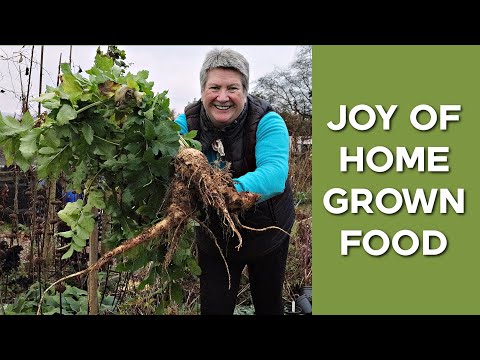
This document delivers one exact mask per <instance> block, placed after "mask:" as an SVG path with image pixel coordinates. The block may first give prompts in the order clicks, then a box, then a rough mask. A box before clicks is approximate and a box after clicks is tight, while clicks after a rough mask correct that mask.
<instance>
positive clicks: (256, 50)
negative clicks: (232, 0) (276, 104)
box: [0, 45, 298, 114]
mask: <svg viewBox="0 0 480 360" xmlns="http://www.w3.org/2000/svg"><path fill="white" fill-rule="evenodd" d="M214 47H222V48H226V47H228V48H232V49H234V50H237V51H239V52H241V53H242V54H243V55H244V56H245V57H246V58H247V60H248V61H249V63H250V90H252V89H253V88H254V86H255V80H257V79H258V78H259V77H261V76H263V75H266V74H267V73H269V72H271V71H273V70H274V69H275V68H285V67H288V66H289V65H290V64H291V63H292V62H293V61H294V59H295V54H296V52H297V50H298V46H290V45H280V46H273V45H265V46H261V45H255V46H237V45H231V46H230V45H224V46H203V45H202V46H200V45H175V46H163V45H129V46H123V45H118V48H119V49H121V50H125V53H126V62H127V63H129V64H131V66H130V67H129V68H128V69H127V71H130V72H132V73H134V74H136V73H137V72H138V71H140V70H148V71H149V76H148V80H149V81H153V82H154V83H155V85H154V87H153V91H154V92H155V93H158V92H162V91H164V90H168V94H167V96H168V98H169V99H170V108H172V109H175V111H176V112H177V113H181V112H183V108H184V107H185V106H186V105H187V104H188V103H189V102H191V101H192V100H193V99H194V98H196V99H199V98H200V80H199V73H200V67H201V65H202V62H203V59H204V57H205V54H206V53H207V52H208V51H209V50H211V49H213V48H214ZM97 48H98V45H73V46H72V48H71V49H72V51H71V59H72V66H73V71H74V72H78V70H79V67H81V68H82V70H83V71H84V72H82V75H83V76H84V77H86V78H88V74H86V73H85V70H88V69H90V68H91V67H92V65H93V62H94V59H95V53H96V50H97ZM101 49H102V50H103V51H104V52H105V51H106V49H107V46H101ZM31 50H32V46H31V45H27V46H24V47H23V48H22V45H19V46H12V45H8V46H2V45H0V91H4V92H1V93H0V111H1V112H2V113H8V114H13V113H16V114H20V113H21V100H20V94H21V92H22V91H21V90H22V87H23V89H24V92H25V93H26V89H27V83H28V76H27V75H26V73H25V71H26V67H27V66H28V67H30V62H29V60H28V61H27V59H26V58H24V57H23V56H28V58H30V55H31ZM20 53H23V56H22V61H21V62H19V60H20V56H21V55H20ZM40 54H41V46H40V45H37V46H35V47H34V56H33V58H34V62H35V61H37V62H38V63H37V64H35V63H34V64H33V65H32V69H33V70H30V71H33V72H32V77H31V86H30V97H31V96H32V95H33V96H38V94H39V77H40V58H41V56H40ZM60 54H61V56H62V62H68V61H69V58H70V46H69V45H66V46H57V45H45V46H44V54H43V68H44V72H43V80H42V82H43V85H42V92H44V91H45V86H46V85H50V86H54V87H56V82H57V80H56V79H57V73H58V64H59V60H60ZM8 59H10V60H8ZM20 74H21V75H20ZM22 85H23V86H22ZM32 107H33V109H34V110H33V111H32V112H36V109H38V103H31V104H30V108H31V109H32Z"/></svg>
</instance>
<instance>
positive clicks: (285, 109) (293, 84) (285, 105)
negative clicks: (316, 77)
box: [252, 45, 312, 120]
mask: <svg viewBox="0 0 480 360" xmlns="http://www.w3.org/2000/svg"><path fill="white" fill-rule="evenodd" d="M252 93H253V94H255V95H257V96H259V97H261V98H263V99H265V100H267V101H269V102H270V103H271V104H272V106H273V107H274V108H275V110H276V111H278V112H281V113H290V114H293V115H299V116H301V117H302V118H303V119H308V120H311V119H312V47H311V46H310V45H303V46H299V49H298V51H297V54H296V58H295V60H294V62H293V63H292V64H291V65H290V66H289V67H287V68H286V69H275V70H274V71H272V72H271V73H268V74H267V75H264V76H262V77H261V78H259V79H258V80H257V82H256V85H255V88H254V90H253V92H252Z"/></svg>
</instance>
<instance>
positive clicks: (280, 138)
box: [175, 111, 290, 202]
mask: <svg viewBox="0 0 480 360" xmlns="http://www.w3.org/2000/svg"><path fill="white" fill-rule="evenodd" d="M175 122H176V123H177V124H178V125H180V134H182V135H183V134H186V133H187V132H188V131H189V129H188V124H187V118H186V116H185V114H180V115H179V116H178V117H177V118H176V119H175ZM256 135H257V142H256V145H255V159H256V165H257V168H256V169H255V171H251V172H248V173H246V174H244V175H242V176H240V177H238V178H234V179H233V181H234V184H235V189H236V190H237V191H238V192H241V191H250V192H253V193H256V194H259V195H260V196H261V197H260V200H259V202H262V201H265V200H268V199H270V198H271V197H273V196H275V195H278V194H281V193H282V192H283V191H284V189H285V181H286V180H287V177H288V158H289V151H290V141H289V136H288V129H287V126H286V125H285V122H284V121H283V119H282V118H281V116H280V115H279V114H277V113H276V112H273V111H271V112H268V113H267V114H265V115H264V116H263V117H262V118H261V119H260V121H259V123H258V127H257V134H256ZM205 155H206V156H207V159H208V161H209V162H210V163H212V162H213V161H215V160H216V152H214V151H213V149H208V150H207V153H206V154H205Z"/></svg>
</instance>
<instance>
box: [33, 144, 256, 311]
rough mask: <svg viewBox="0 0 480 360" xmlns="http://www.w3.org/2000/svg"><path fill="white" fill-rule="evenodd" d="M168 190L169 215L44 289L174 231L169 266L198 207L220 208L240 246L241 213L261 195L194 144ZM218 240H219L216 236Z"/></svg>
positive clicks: (179, 161) (181, 155)
mask: <svg viewBox="0 0 480 360" xmlns="http://www.w3.org/2000/svg"><path fill="white" fill-rule="evenodd" d="M168 193H169V196H168V199H167V203H168V205H167V207H166V210H165V215H164V216H163V218H162V219H161V220H160V221H159V222H157V223H156V224H155V225H153V226H152V227H150V228H148V229H146V230H144V231H143V232H142V233H140V234H139V235H137V236H135V237H134V238H132V239H130V240H127V241H125V242H124V243H122V244H121V245H119V246H117V247H116V248H114V249H112V250H110V251H109V252H107V253H106V254H104V255H103V256H102V257H101V258H100V259H99V260H98V261H97V262H96V263H94V264H92V265H90V266H89V267H88V268H86V269H84V270H82V271H80V272H77V273H74V274H71V275H68V276H66V277H64V278H62V279H59V280H57V281H55V282H54V283H53V284H52V285H50V287H49V288H47V289H46V290H45V291H44V294H45V293H46V292H47V291H48V290H49V289H50V288H52V287H53V286H55V285H56V284H58V283H60V282H61V281H64V280H67V279H69V278H72V277H76V276H82V275H86V274H89V273H90V272H92V271H95V270H99V269H100V268H101V267H102V266H103V265H105V264H106V263H108V262H109V261H110V260H111V259H113V258H114V257H116V256H118V255H120V254H122V253H124V252H125V251H127V250H130V249H132V248H134V247H135V246H137V245H139V244H142V243H145V242H147V241H149V240H152V239H156V238H167V237H168V235H171V236H170V237H169V239H170V240H169V241H168V251H167V254H166V255H165V260H164V266H165V267H167V266H168V265H169V264H170V262H171V259H172V256H173V254H174V252H175V249H176V248H177V245H178V243H179V241H180V236H181V234H182V233H183V230H184V229H185V226H186V225H187V222H188V220H189V219H195V218H196V217H195V214H196V212H197V210H199V209H201V208H202V207H212V208H214V209H216V211H217V213H218V215H219V217H220V218H221V219H222V220H223V221H222V223H223V224H225V226H226V227H227V229H226V230H231V231H232V232H233V233H235V234H236V235H237V237H238V240H239V243H238V245H237V249H240V247H241V246H242V236H241V235H240V232H239V231H238V229H237V227H242V225H241V224H240V222H239V220H238V216H237V214H238V213H239V212H241V211H243V210H247V209H249V208H250V207H252V206H253V205H254V204H255V202H256V201H257V200H258V199H259V198H260V196H259V195H258V194H254V193H250V192H237V191H236V190H235V187H234V183H233V180H232V177H231V175H230V173H229V171H228V168H226V169H223V170H222V169H219V168H214V167H212V166H211V165H210V164H209V163H208V160H207V158H206V156H205V155H204V154H203V153H202V152H200V151H198V150H196V149H193V148H183V149H181V150H180V151H179V152H178V154H177V156H176V158H175V176H174V178H173V180H172V182H171V184H170V188H169V191H168ZM172 234H173V235H172ZM214 241H216V240H215V239H214ZM227 271H228V268H227ZM42 300H43V296H42ZM39 310H40V307H39Z"/></svg>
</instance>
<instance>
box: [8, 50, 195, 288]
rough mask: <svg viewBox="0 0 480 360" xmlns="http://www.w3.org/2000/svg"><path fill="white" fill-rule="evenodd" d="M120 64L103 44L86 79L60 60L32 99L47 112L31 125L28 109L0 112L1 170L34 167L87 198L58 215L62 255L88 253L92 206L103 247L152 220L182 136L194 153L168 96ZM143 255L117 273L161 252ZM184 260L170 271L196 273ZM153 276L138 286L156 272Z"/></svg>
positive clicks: (143, 73) (119, 56) (121, 56)
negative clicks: (105, 231) (55, 80)
mask: <svg viewBox="0 0 480 360" xmlns="http://www.w3.org/2000/svg"><path fill="white" fill-rule="evenodd" d="M123 60H125V52H123V51H121V50H119V49H118V48H116V47H115V46H109V48H108V52H107V54H104V53H102V52H101V51H100V49H99V50H97V54H96V56H95V61H94V65H93V66H92V68H91V69H89V70H87V71H86V73H87V74H88V76H89V77H88V78H85V77H84V76H83V75H82V74H80V73H73V72H72V69H71V67H70V65H69V64H66V63H64V64H61V73H62V74H61V83H60V84H59V86H57V87H55V88H54V87H49V86H47V88H46V91H45V93H43V94H41V95H40V96H39V97H38V98H36V99H34V100H35V101H37V102H39V103H41V104H42V105H43V107H44V108H45V109H48V111H46V112H44V113H43V114H40V115H39V116H38V118H37V119H34V118H33V117H32V116H31V114H30V113H28V112H26V113H25V114H24V115H23V117H22V119H21V120H20V121H19V120H17V119H15V118H13V117H11V116H6V117H2V116H1V114H0V148H1V149H2V150H3V152H4V154H5V158H6V162H7V165H11V164H13V163H15V164H17V165H18V166H19V167H20V168H21V169H22V170H23V171H26V170H27V169H29V168H30V167H32V168H34V169H36V171H37V176H38V178H39V179H50V180H55V179H57V178H58V177H59V176H60V174H62V173H63V174H64V175H65V178H66V179H67V189H68V190H75V191H76V192H77V193H83V195H84V196H83V199H82V200H77V201H76V202H73V203H68V204H67V205H66V206H65V208H64V209H62V210H61V211H60V212H59V213H58V215H59V217H60V219H62V220H63V221H64V222H65V223H66V224H67V225H68V226H69V227H70V230H68V231H64V232H61V233H59V235H61V236H63V237H64V238H67V239H71V241H70V244H69V248H68V250H67V252H66V253H64V255H63V257H62V258H63V259H66V258H69V257H70V256H72V254H73V253H74V252H75V251H77V252H80V251H82V249H83V248H84V247H85V245H86V242H87V240H88V238H89V236H90V234H91V232H92V230H93V228H94V223H95V219H94V211H93V210H94V209H100V210H104V213H105V214H106V215H107V216H108V217H109V219H110V223H111V227H110V232H109V236H108V237H107V238H106V239H104V241H105V242H106V243H107V246H108V247H115V246H117V245H119V244H120V243H121V242H123V241H125V240H127V239H130V238H132V237H134V236H136V235H138V234H139V233H140V232H141V231H142V230H143V229H144V228H146V227H148V226H151V225H152V224H154V223H155V222H157V221H158V220H159V217H161V210H162V208H161V206H162V204H163V202H164V197H165V194H166V190H167V187H168V184H169V182H170V178H171V176H172V172H173V165H172V162H171V160H172V159H173V157H174V156H175V155H176V153H177V152H178V149H179V145H180V142H179V140H180V141H182V142H183V143H184V144H185V143H186V144H188V145H189V146H192V147H195V148H197V149H199V148H200V144H199V143H198V142H197V141H195V140H193V137H194V135H195V133H194V132H190V133H189V134H187V135H186V136H185V138H182V137H181V136H180V135H179V129H180V128H179V126H178V125H177V124H176V123H174V122H173V121H172V119H170V118H169V116H170V114H171V112H170V109H169V105H170V100H169V99H168V97H167V93H168V92H167V91H163V92H161V93H159V94H155V93H154V92H153V90H152V89H153V85H154V83H153V82H151V81H148V75H149V72H148V71H146V70H142V71H140V72H138V73H137V74H132V73H130V72H126V68H127V65H126V64H125V62H124V61H123ZM140 250H142V251H143V253H142V251H140V252H136V253H135V252H131V253H130V254H128V256H126V258H128V257H129V256H133V257H135V256H137V257H138V258H136V259H133V260H132V264H130V263H128V261H127V262H126V263H124V264H123V265H121V266H123V269H124V270H129V269H138V268H139V266H144V265H146V264H148V263H149V262H154V263H157V262H159V261H161V260H162V259H163V256H164V253H165V251H166V249H165V247H162V246H157V247H156V248H155V249H154V251H145V248H142V249H140ZM179 256H180V255H179ZM181 256H183V257H182V258H181V259H180V260H178V259H177V260H175V261H174V264H172V266H173V267H183V268H184V269H190V271H192V273H198V269H197V268H196V267H195V265H192V264H194V262H193V263H192V260H189V262H188V265H187V258H188V257H191V254H183V255H181ZM179 264H180V265H179ZM152 268H153V269H155V268H156V267H155V266H154V267H152ZM157 270H158V271H154V272H153V273H152V272H151V275H149V277H148V278H147V279H145V284H147V283H149V282H150V281H152V279H154V278H155V277H156V274H157V273H161V272H162V271H161V270H159V268H158V269H157ZM187 271H188V270H187ZM173 273H174V274H175V273H176V272H175V271H173ZM175 297H179V295H178V291H177V292H175Z"/></svg>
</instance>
